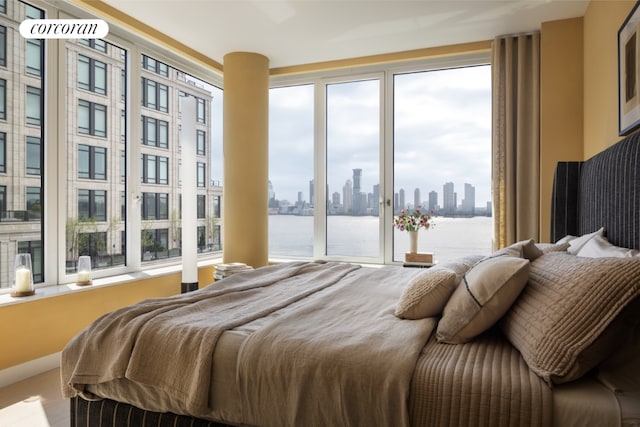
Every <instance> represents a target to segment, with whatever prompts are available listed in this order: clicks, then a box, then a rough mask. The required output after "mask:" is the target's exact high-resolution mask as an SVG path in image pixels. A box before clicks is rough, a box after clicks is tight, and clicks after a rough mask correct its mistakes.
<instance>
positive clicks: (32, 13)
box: [24, 4, 44, 19]
mask: <svg viewBox="0 0 640 427" xmlns="http://www.w3.org/2000/svg"><path fill="white" fill-rule="evenodd" d="M24 14H25V16H26V17H27V18H29V19H41V18H44V11H43V10H40V9H38V8H37V7H34V6H31V5H30V4H25V5H24Z"/></svg>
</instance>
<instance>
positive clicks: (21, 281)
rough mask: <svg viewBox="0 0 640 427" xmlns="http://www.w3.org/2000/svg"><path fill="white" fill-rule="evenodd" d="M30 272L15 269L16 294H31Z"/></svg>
mask: <svg viewBox="0 0 640 427" xmlns="http://www.w3.org/2000/svg"><path fill="white" fill-rule="evenodd" d="M31 291H32V289H31V271H29V269H28V268H27V267H24V266H23V267H18V268H17V269H16V292H31Z"/></svg>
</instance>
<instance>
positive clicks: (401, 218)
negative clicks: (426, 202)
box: [393, 206, 435, 231]
mask: <svg viewBox="0 0 640 427" xmlns="http://www.w3.org/2000/svg"><path fill="white" fill-rule="evenodd" d="M432 216H433V211H430V212H424V213H423V212H422V211H421V210H420V206H418V207H417V208H416V209H415V210H414V211H413V212H410V211H408V210H406V209H402V210H401V211H400V215H398V216H397V217H395V218H394V219H393V226H394V227H395V228H397V229H398V230H400V231H418V230H420V229H421V228H424V229H425V230H428V229H430V228H431V227H434V226H435V224H434V222H433V220H432Z"/></svg>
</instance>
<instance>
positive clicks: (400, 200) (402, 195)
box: [398, 188, 407, 210]
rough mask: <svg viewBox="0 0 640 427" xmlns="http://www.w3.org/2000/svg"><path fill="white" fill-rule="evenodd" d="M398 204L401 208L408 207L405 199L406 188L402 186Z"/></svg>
mask: <svg viewBox="0 0 640 427" xmlns="http://www.w3.org/2000/svg"><path fill="white" fill-rule="evenodd" d="M398 206H400V210H402V209H404V208H406V207H407V205H406V204H405V201H404V188H401V189H400V191H399V192H398Z"/></svg>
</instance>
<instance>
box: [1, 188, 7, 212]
mask: <svg viewBox="0 0 640 427" xmlns="http://www.w3.org/2000/svg"><path fill="white" fill-rule="evenodd" d="M0 218H1V219H6V218H7V186H6V185H0Z"/></svg>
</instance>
